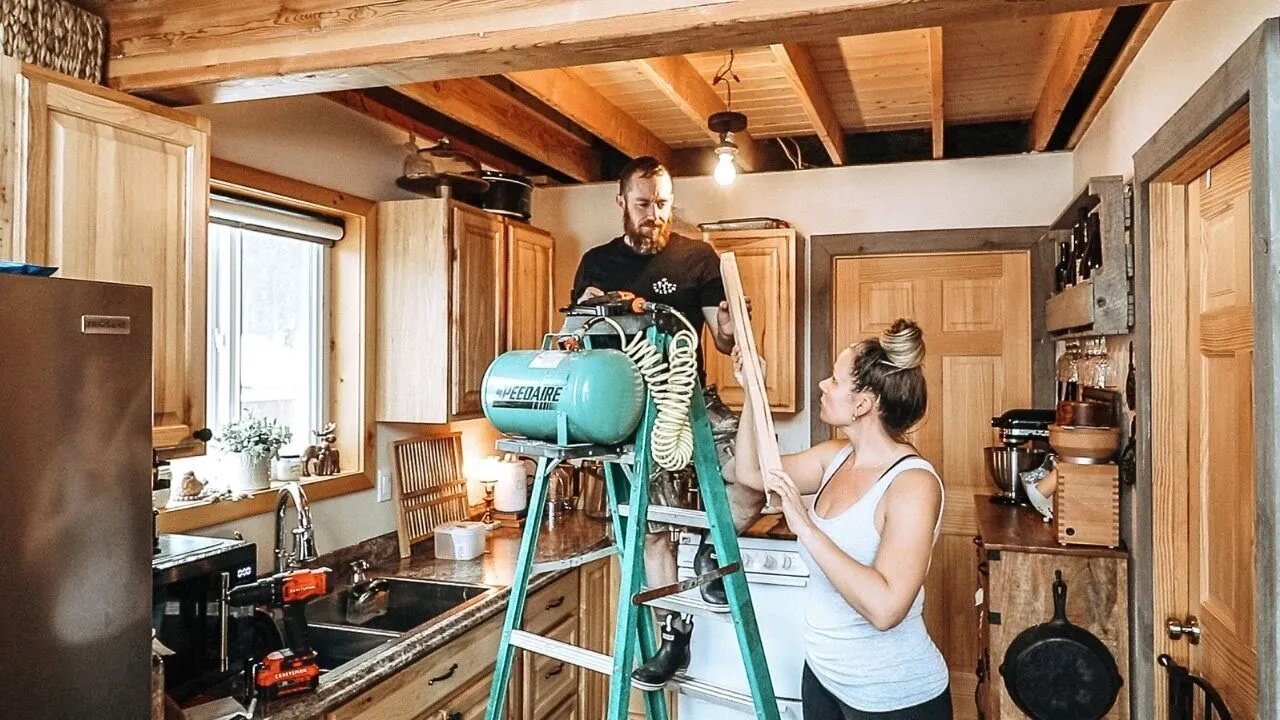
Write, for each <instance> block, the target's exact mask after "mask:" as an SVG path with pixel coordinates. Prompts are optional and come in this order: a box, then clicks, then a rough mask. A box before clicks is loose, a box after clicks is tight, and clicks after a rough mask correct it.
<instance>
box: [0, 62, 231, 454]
mask: <svg viewBox="0 0 1280 720" xmlns="http://www.w3.org/2000/svg"><path fill="white" fill-rule="evenodd" d="M14 68H18V69H19V70H18V73H19V74H18V76H17V77H16V79H12V84H8V83H6V82H0V88H10V87H12V88H16V90H17V93H18V95H19V97H22V96H24V95H25V98H26V102H25V104H18V105H17V107H18V114H17V118H16V123H15V127H16V128H17V133H16V138H25V139H26V141H25V143H22V144H20V145H16V150H17V154H18V158H19V162H18V167H19V168H25V172H22V171H21V170H19V172H18V173H17V177H16V178H15V179H14V186H15V187H14V190H15V192H13V193H12V194H11V198H10V200H11V202H12V205H11V206H8V207H7V208H4V209H5V210H6V212H10V211H11V212H12V215H11V220H12V223H11V231H12V232H11V233H10V237H9V240H10V242H9V243H8V251H7V253H6V252H5V247H6V244H5V242H4V241H2V240H0V257H3V256H4V255H6V254H7V255H8V256H9V257H11V258H12V259H16V260H21V261H25V262H30V263H35V264H39V265H53V266H57V267H58V268H59V270H58V276H59V277H64V278H73V279H82V280H101V281H108V282H120V283H129V284H136V285H147V286H150V287H151V288H152V303H153V336H154V342H153V357H152V359H153V377H154V409H153V424H152V442H153V445H154V446H155V447H158V448H178V449H180V450H186V451H188V452H189V451H198V450H199V449H200V443H197V442H196V441H195V440H194V439H193V438H192V437H191V434H192V432H193V431H194V430H197V429H199V428H202V427H203V426H204V418H205V382H206V380H205V344H206V330H205V328H206V318H205V302H206V301H205V275H206V267H205V247H206V232H207V228H208V197H209V122H208V120H206V119H204V118H200V117H196V116H194V115H189V114H186V113H183V112H180V111H177V110H172V109H170V108H166V107H162V106H160V105H155V104H153V103H150V102H147V101H145V100H140V99H138V98H135V97H132V96H129V95H125V94H123V93H118V92H114V91H111V90H108V89H106V88H103V87H100V86H97V85H93V84H90V83H86V82H83V81H79V80H76V79H73V78H69V77H66V76H63V75H59V74H57V73H53V72H49V71H46V70H42V69H40V68H36V67H34V66H31V65H18V64H16V63H14V62H12V61H10V62H6V63H0V69H5V70H6V71H12V70H13V69H14ZM0 94H2V91H0ZM3 100H4V98H0V101H3ZM0 155H3V152H0ZM3 225H4V223H3V222H0V226H3ZM0 229H3V228H2V227H0Z"/></svg>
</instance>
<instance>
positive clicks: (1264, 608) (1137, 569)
mask: <svg viewBox="0 0 1280 720" xmlns="http://www.w3.org/2000/svg"><path fill="white" fill-rule="evenodd" d="M1246 102H1247V103H1248V105H1249V111H1248V112H1249V143H1250V156H1251V163H1252V168H1253V171H1252V192H1251V197H1252V203H1253V208H1252V218H1253V224H1254V229H1253V231H1254V238H1255V242H1254V251H1253V265H1254V269H1253V272H1254V287H1253V292H1254V322H1255V323H1256V328H1255V340H1254V342H1255V345H1254V382H1253V387H1254V391H1253V392H1254V410H1253V412H1254V439H1255V440H1254V441H1255V447H1254V478H1255V483H1256V486H1255V493H1256V494H1255V498H1256V503H1257V507H1256V510H1255V511H1256V518H1257V527H1256V537H1255V545H1254V547H1255V561H1254V562H1255V570H1256V575H1255V578H1256V591H1255V592H1256V596H1255V605H1254V607H1255V608H1256V611H1255V612H1256V623H1257V651H1258V658H1259V663H1258V707H1257V708H1256V709H1253V710H1252V711H1249V710H1246V711H1245V714H1247V715H1253V714H1255V712H1256V713H1257V715H1258V716H1259V717H1270V716H1271V715H1273V714H1274V709H1275V708H1276V707H1280V663H1277V662H1276V661H1275V660H1276V658H1277V653H1280V524H1278V523H1277V513H1280V483H1276V482H1275V478H1277V477H1280V436H1278V435H1277V433H1278V432H1280V427H1278V425H1277V415H1280V407H1278V403H1280V387H1278V386H1280V258H1277V257H1276V254H1275V253H1274V252H1271V248H1272V245H1273V244H1275V243H1276V242H1277V241H1278V240H1280V181H1278V180H1277V178H1280V145H1278V144H1277V142H1278V140H1277V139H1278V138H1280V19H1278V18H1271V19H1270V20H1267V21H1265V22H1263V23H1262V25H1261V26H1260V27H1259V28H1258V29H1257V30H1256V31H1255V32H1254V33H1253V34H1252V35H1251V36H1250V37H1249V39H1248V40H1246V41H1245V42H1244V44H1242V45H1241V46H1240V48H1239V49H1237V50H1236V51H1235V52H1234V53H1233V54H1232V55H1231V57H1230V58H1228V59H1227V61H1226V62H1225V63H1223V65H1222V66H1221V67H1219V68H1218V70H1217V71H1216V72H1214V74H1213V75H1212V76H1211V77H1210V78H1209V79H1208V80H1207V81H1206V82H1205V84H1204V85H1202V86H1201V87H1200V88H1199V89H1198V90H1197V91H1196V92H1195V94H1194V95H1192V96H1191V99H1189V100H1188V101H1187V102H1186V103H1185V104H1184V105H1183V106H1182V107H1181V108H1180V109H1179V110H1178V111H1177V112H1176V113H1174V115H1173V117H1171V118H1170V119H1169V120H1168V122H1166V123H1165V124H1164V125H1163V126H1162V127H1161V128H1160V129H1159V130H1157V131H1156V133H1155V134H1154V135H1153V136H1152V137H1151V139H1150V140H1148V141H1147V143H1146V144H1144V145H1143V146H1142V147H1141V148H1140V149H1139V150H1138V152H1137V153H1135V154H1134V212H1133V216H1134V226H1135V227H1134V240H1135V242H1134V244H1135V247H1134V288H1135V295H1136V301H1137V303H1138V305H1139V307H1142V306H1143V304H1149V303H1150V302H1151V301H1152V290H1153V285H1154V282H1153V280H1154V277H1153V274H1154V266H1153V264H1152V263H1153V261H1154V260H1155V259H1156V256H1155V255H1154V253H1153V247H1155V246H1156V245H1158V244H1160V243H1161V242H1162V241H1163V238H1164V235H1163V233H1164V232H1165V229H1164V228H1163V227H1162V226H1158V225H1156V224H1155V222H1154V216H1153V215H1152V211H1153V208H1155V207H1158V205H1157V200H1161V198H1160V193H1161V192H1164V191H1162V190H1160V189H1159V185H1158V184H1157V183H1159V182H1160V179H1161V178H1162V174H1163V173H1166V172H1168V171H1169V169H1170V168H1175V169H1176V165H1175V162H1176V161H1177V160H1178V159H1179V158H1181V157H1182V156H1184V155H1186V154H1187V153H1189V152H1191V151H1192V150H1193V149H1195V148H1196V147H1197V146H1200V145H1201V144H1202V143H1203V142H1204V141H1205V140H1206V139H1209V138H1211V137H1212V136H1213V133H1214V131H1215V130H1216V129H1217V128H1219V127H1221V126H1223V125H1224V124H1227V123H1228V122H1230V121H1231V120H1232V116H1233V115H1234V114H1235V113H1236V112H1238V111H1239V110H1240V108H1241V107H1242V106H1243V105H1244V104H1245V103H1246ZM1161 201H1163V200H1161ZM1153 327H1155V324H1154V319H1153V318H1152V317H1151V316H1150V315H1148V314H1146V313H1138V317H1137V322H1136V324H1135V327H1134V338H1135V342H1134V356H1135V363H1136V367H1137V378H1136V380H1137V390H1138V398H1137V400H1138V407H1139V412H1138V458H1137V463H1138V484H1137V492H1136V493H1135V496H1136V501H1137V502H1136V507H1135V512H1136V514H1137V518H1138V521H1139V524H1138V527H1143V526H1146V527H1153V525H1152V524H1145V525H1144V524H1143V522H1144V521H1145V520H1146V519H1148V518H1151V519H1152V520H1154V516H1155V512H1156V508H1155V501H1154V493H1155V488H1154V487H1153V483H1152V482H1147V480H1154V474H1153V467H1154V461H1153V457H1154V455H1155V453H1156V448H1155V446H1154V444H1153V442H1154V441H1155V440H1156V436H1155V427H1156V426H1157V425H1159V424H1163V423H1165V422H1166V420H1165V419H1164V418H1161V419H1160V421H1159V423H1157V422H1156V420H1155V418H1154V417H1153V413H1152V412H1143V411H1142V409H1143V408H1153V409H1155V408H1156V407H1157V406H1155V405H1154V404H1153V379H1154V377H1155V376H1153V367H1154V365H1153V346H1152V328H1153ZM1161 450H1163V448H1161ZM1153 532H1154V527H1153ZM1132 540H1133V543H1132V551H1133V555H1132V561H1131V562H1130V564H1129V567H1130V579H1131V583H1130V586H1131V588H1132V592H1133V597H1134V598H1135V600H1138V601H1137V602H1134V603H1133V605H1132V609H1131V612H1130V637H1131V642H1130V648H1131V652H1132V654H1133V657H1132V662H1131V663H1130V675H1131V677H1130V687H1131V689H1132V690H1133V692H1132V694H1131V695H1130V698H1131V702H1132V710H1133V714H1134V715H1135V717H1150V716H1152V715H1153V713H1154V708H1155V702H1156V698H1157V697H1160V696H1161V695H1160V694H1159V689H1160V687H1161V684H1160V680H1161V677H1160V674H1161V673H1162V672H1163V671H1160V670H1158V669H1157V668H1156V666H1155V653H1154V647H1155V646H1156V645H1157V643H1159V642H1160V640H1158V638H1159V634H1158V632H1159V630H1160V628H1159V625H1160V624H1162V623H1163V620H1164V618H1163V616H1160V615H1157V614H1155V610H1156V609H1157V608H1158V607H1159V601H1158V599H1157V590H1158V589H1163V586H1162V587H1161V588H1157V587H1156V586H1155V582H1154V574H1155V573H1154V565H1153V560H1154V557H1155V554H1154V547H1153V544H1154V536H1153V535H1149V534H1146V533H1135V534H1134V536H1133V538H1132ZM1165 551H1166V550H1161V552H1162V553H1163V552H1165ZM1148 598H1149V599H1150V601H1149V604H1148Z"/></svg>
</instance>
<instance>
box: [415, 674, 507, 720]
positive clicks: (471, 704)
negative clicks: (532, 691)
mask: <svg viewBox="0 0 1280 720" xmlns="http://www.w3.org/2000/svg"><path fill="white" fill-rule="evenodd" d="M492 683H493V668H489V671H488V672H486V673H482V674H481V675H480V676H479V677H477V678H476V679H475V680H473V681H472V682H471V684H470V685H468V686H467V687H466V688H465V689H464V690H462V691H461V692H459V693H458V694H457V695H455V696H454V697H452V698H450V699H449V700H448V701H446V702H443V703H440V705H439V706H438V707H435V708H432V709H431V710H428V711H427V712H424V713H422V714H421V715H419V716H418V717H416V718H415V719H414V720H484V715H485V710H487V709H488V708H489V688H490V685H492ZM516 697H518V695H516V694H515V693H508V694H507V711H506V712H505V713H503V715H502V717H503V720H517V718H519V717H520V716H519V715H518V714H516V713H518V712H519V704H518V703H517V702H516V701H515V698H516Z"/></svg>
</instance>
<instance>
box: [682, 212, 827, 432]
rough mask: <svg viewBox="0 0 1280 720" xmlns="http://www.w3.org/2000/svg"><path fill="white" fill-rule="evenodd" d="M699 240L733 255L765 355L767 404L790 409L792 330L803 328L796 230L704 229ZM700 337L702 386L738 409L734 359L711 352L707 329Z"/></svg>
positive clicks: (794, 381)
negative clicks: (712, 388) (716, 391)
mask: <svg viewBox="0 0 1280 720" xmlns="http://www.w3.org/2000/svg"><path fill="white" fill-rule="evenodd" d="M703 239H704V240H706V241H707V242H708V243H710V244H711V246H712V247H713V248H715V249H716V252H719V253H725V252H732V253H733V254H734V256H735V257H736V258H737V260H738V273H739V275H740V276H741V277H742V291H743V293H744V294H745V295H746V296H747V299H748V300H750V301H751V328H752V330H753V331H754V332H755V339H756V349H757V350H758V351H759V352H760V356H761V357H763V358H764V359H765V379H764V381H765V392H766V393H767V394H768V395H769V408H770V409H772V410H773V411H774V412H795V411H796V410H797V396H798V385H799V378H800V370H799V367H798V365H797V363H798V362H799V359H800V356H799V355H798V354H797V352H796V337H797V336H796V333H797V332H798V331H800V330H799V329H800V328H803V327H804V326H803V325H801V324H800V323H801V318H800V300H799V297H800V296H799V289H798V280H797V277H798V276H797V268H798V262H799V261H798V258H799V257H800V252H801V250H802V246H803V243H804V239H803V237H801V236H799V235H797V234H796V231H795V230H791V229H773V230H733V231H718V232H708V233H704V234H703ZM702 341H703V343H704V345H705V347H706V348H707V349H706V350H705V351H704V356H705V358H706V365H707V384H708V385H715V386H716V387H717V388H719V390H720V397H721V399H723V400H724V401H725V403H726V404H728V405H729V406H730V407H733V408H735V409H740V408H741V407H742V404H743V390H742V386H741V385H739V384H738V383H737V381H736V380H734V379H733V361H732V360H730V359H729V358H728V357H726V356H724V355H721V354H720V353H718V352H716V351H715V346H714V344H713V343H712V342H711V338H710V336H709V335H708V334H707V333H706V332H704V333H703V340H702Z"/></svg>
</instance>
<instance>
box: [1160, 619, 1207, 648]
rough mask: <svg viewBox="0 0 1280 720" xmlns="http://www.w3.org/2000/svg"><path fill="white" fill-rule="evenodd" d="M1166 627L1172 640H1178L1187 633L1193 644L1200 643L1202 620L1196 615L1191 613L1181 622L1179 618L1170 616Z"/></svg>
mask: <svg viewBox="0 0 1280 720" xmlns="http://www.w3.org/2000/svg"><path fill="white" fill-rule="evenodd" d="M1164 627H1165V630H1167V631H1168V632H1169V639H1170V640H1178V639H1180V638H1181V637H1182V636H1184V635H1185V636H1186V637H1187V640H1188V641H1189V642H1190V643H1191V644H1192V645H1199V644H1200V635H1201V634H1202V630H1201V629H1200V620H1199V619H1198V618H1196V616H1195V615H1189V616H1187V619H1186V620H1184V621H1181V622H1180V621H1179V620H1178V619H1177V618H1169V619H1168V620H1166V621H1165V624H1164Z"/></svg>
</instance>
